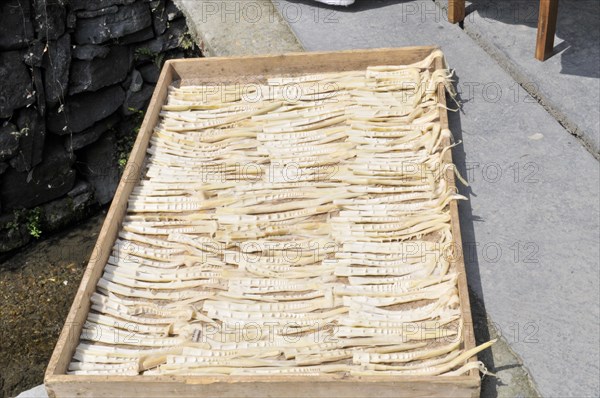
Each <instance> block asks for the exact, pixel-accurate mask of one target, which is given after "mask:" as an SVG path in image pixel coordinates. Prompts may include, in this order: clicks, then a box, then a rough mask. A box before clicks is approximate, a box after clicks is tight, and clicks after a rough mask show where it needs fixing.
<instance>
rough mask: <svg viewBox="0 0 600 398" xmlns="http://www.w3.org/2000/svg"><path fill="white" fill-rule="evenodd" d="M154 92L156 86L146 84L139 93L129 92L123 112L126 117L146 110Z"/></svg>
mask: <svg viewBox="0 0 600 398" xmlns="http://www.w3.org/2000/svg"><path fill="white" fill-rule="evenodd" d="M153 92H154V86H151V85H149V84H144V85H143V87H142V89H141V90H140V91H137V92H133V91H131V90H129V91H127V96H126V97H125V102H124V103H123V106H122V108H121V111H122V112H123V114H124V115H133V114H134V113H135V112H136V111H138V110H145V109H146V107H147V106H148V102H150V98H152V93H153Z"/></svg>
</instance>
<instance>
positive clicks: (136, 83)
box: [129, 69, 144, 93]
mask: <svg viewBox="0 0 600 398" xmlns="http://www.w3.org/2000/svg"><path fill="white" fill-rule="evenodd" d="M143 84H144V78H143V77H142V74H141V73H140V72H139V71H138V70H137V69H134V70H133V71H132V72H131V83H130V84H129V91H131V92H134V93H137V92H138V91H140V90H141V89H142V85H143Z"/></svg>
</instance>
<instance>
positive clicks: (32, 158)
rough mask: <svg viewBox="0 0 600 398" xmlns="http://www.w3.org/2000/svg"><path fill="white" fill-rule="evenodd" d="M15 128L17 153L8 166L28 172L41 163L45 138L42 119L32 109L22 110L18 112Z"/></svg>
mask: <svg viewBox="0 0 600 398" xmlns="http://www.w3.org/2000/svg"><path fill="white" fill-rule="evenodd" d="M17 127H18V128H19V151H18V153H17V154H16V156H15V157H13V158H12V159H11V160H10V165H11V166H12V167H13V168H15V169H16V170H17V171H29V170H31V169H32V168H33V167H34V166H36V165H38V164H39V163H40V162H41V161H42V152H43V151H44V141H45V137H46V127H45V125H44V118H42V117H41V116H40V115H39V114H38V112H36V110H35V109H33V108H24V109H21V110H20V111H19V116H18V118H17Z"/></svg>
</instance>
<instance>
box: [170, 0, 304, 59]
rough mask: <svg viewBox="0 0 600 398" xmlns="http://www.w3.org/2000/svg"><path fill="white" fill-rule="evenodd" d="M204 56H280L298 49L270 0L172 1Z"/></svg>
mask: <svg viewBox="0 0 600 398" xmlns="http://www.w3.org/2000/svg"><path fill="white" fill-rule="evenodd" d="M174 2H175V4H176V5H177V7H178V8H179V9H180V10H181V11H182V12H183V14H184V15H185V17H186V21H187V25H188V28H189V29H190V32H191V33H192V35H193V36H194V37H195V38H196V42H197V43H198V45H199V47H200V48H201V50H202V54H204V55H205V56H211V57H214V56H239V55H255V54H281V53H286V52H296V51H302V50H303V49H302V46H301V45H300V44H299V43H298V40H297V39H296V37H295V36H294V34H293V33H292V31H291V30H290V29H289V27H288V24H287V23H286V22H285V21H284V20H283V19H282V17H281V15H280V13H279V12H278V11H277V9H276V8H275V7H274V5H273V3H271V0H251V1H248V0H174Z"/></svg>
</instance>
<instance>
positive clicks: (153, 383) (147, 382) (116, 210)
mask: <svg viewBox="0 0 600 398" xmlns="http://www.w3.org/2000/svg"><path fill="white" fill-rule="evenodd" d="M435 49H436V47H406V48H397V49H374V50H357V51H343V52H315V53H293V54H285V55H274V56H252V57H235V58H199V59H188V60H170V61H167V62H166V63H165V65H164V67H163V69H162V73H161V75H160V78H159V80H158V83H157V85H156V89H155V91H154V95H153V97H152V100H151V102H150V105H149V107H148V111H147V113H146V117H145V118H144V122H143V123H142V126H141V128H140V132H139V135H138V137H137V140H136V142H135V145H134V147H133V150H132V152H131V156H130V158H129V162H128V164H127V167H126V169H125V172H124V173H123V177H122V178H121V182H120V184H119V186H118V188H117V191H116V194H115V198H114V200H113V202H112V205H111V207H110V210H109V211H108V214H107V217H106V220H105V221H104V225H103V227H102V230H101V232H100V235H99V237H98V242H97V244H96V247H95V250H94V251H93V253H92V256H91V259H90V262H89V264H88V266H87V269H86V271H85V273H84V275H83V279H82V281H81V285H80V287H79V290H78V291H77V295H76V296H75V300H74V302H73V305H72V306H71V310H70V311H69V315H68V316H67V320H66V322H65V325H64V327H63V330H62V332H61V334H60V337H59V339H58V342H57V344H56V347H55V349H54V353H53V355H52V358H51V359H50V363H49V364H48V369H47V371H46V375H45V380H44V383H45V385H46V389H47V391H48V394H49V396H50V397H66V396H69V397H71V396H95V397H115V396H139V397H142V396H144V397H150V396H152V397H165V396H196V397H198V396H201V397H212V396H218V397H267V396H269V397H292V396H293V397H328V398H329V397H362V396H371V397H375V396H376V397H382V398H383V397H426V396H427V397H473V396H479V389H480V378H479V374H478V372H477V371H476V370H472V371H471V372H470V373H469V374H467V375H464V376H455V377H439V376H419V377H397V376H383V375H382V376H372V377H371V376H369V377H358V376H351V377H344V376H341V375H321V376H296V375H294V376H212V377H207V376H75V375H67V368H68V366H69V362H70V361H71V358H72V357H73V353H74V351H75V348H76V346H77V344H78V343H79V336H80V334H81V330H82V326H83V324H84V322H85V320H86V317H87V315H88V311H89V309H90V297H91V295H92V293H93V292H94V291H95V289H96V284H97V282H98V280H99V279H100V277H101V275H102V272H103V269H104V266H105V264H106V261H107V260H108V257H109V254H110V252H111V249H112V246H113V244H114V242H115V239H116V237H117V233H118V230H119V228H120V225H121V220H122V219H123V217H124V215H125V213H126V209H127V200H128V198H129V195H130V194H131V192H132V190H133V188H134V186H135V185H136V183H137V182H138V180H139V178H140V173H141V170H142V165H143V162H144V159H145V156H146V149H147V147H148V143H149V140H150V137H151V135H152V132H153V128H154V126H156V124H157V123H158V119H159V112H160V110H161V106H162V105H163V104H164V103H165V101H166V98H167V89H168V87H169V85H171V84H173V83H178V84H180V85H186V84H188V85H189V84H192V83H196V84H197V83H201V82H212V83H219V82H231V81H237V82H240V83H243V82H245V81H246V82H256V80H257V79H262V78H264V77H271V76H277V75H294V74H296V75H298V74H307V73H317V72H334V71H350V70H359V69H365V68H366V67H367V66H370V65H402V64H412V63H415V62H418V61H421V60H423V59H424V58H425V57H427V55H429V54H430V53H431V52H432V51H433V50H435ZM435 68H436V69H440V68H443V65H442V61H441V60H440V59H439V58H438V59H437V61H436V65H435ZM438 90H439V101H440V103H441V104H442V105H445V88H444V87H443V85H441V84H440V86H439V87H438ZM440 115H441V116H440V118H441V120H440V122H441V127H442V129H444V128H448V118H447V114H446V113H445V112H441V113H440ZM447 144H448V143H447ZM444 160H445V161H447V162H448V163H451V162H452V155H451V151H447V152H446V157H445V159H444ZM449 174H451V173H449ZM448 180H449V181H448V182H449V183H450V184H451V185H452V186H453V185H454V176H453V175H448ZM450 214H451V218H452V221H451V223H452V234H453V236H454V237H455V240H456V244H457V245H458V249H459V251H458V252H459V253H462V247H461V246H462V245H461V238H460V237H461V234H460V225H459V219H458V205H457V203H456V201H452V202H451V204H450ZM454 262H455V264H454V265H455V266H456V270H457V272H458V275H459V278H458V290H459V297H460V302H461V308H462V317H463V322H464V332H463V336H464V343H465V347H464V348H465V349H466V350H468V349H471V348H473V347H475V338H474V334H473V327H472V326H473V325H472V319H471V310H470V304H469V296H468V288H467V279H466V275H465V266H464V261H463V258H462V256H458V258H455V259H454ZM474 360H476V358H472V359H471V361H474Z"/></svg>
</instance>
